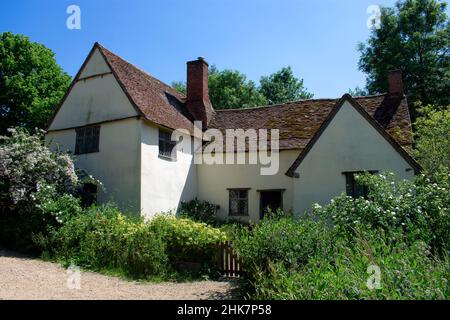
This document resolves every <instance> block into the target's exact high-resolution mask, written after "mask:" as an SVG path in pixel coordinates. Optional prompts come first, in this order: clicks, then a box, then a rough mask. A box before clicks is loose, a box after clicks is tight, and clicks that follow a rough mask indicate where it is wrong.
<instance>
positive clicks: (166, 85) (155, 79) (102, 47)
mask: <svg viewBox="0 0 450 320" xmlns="http://www.w3.org/2000/svg"><path fill="white" fill-rule="evenodd" d="M95 44H96V45H97V46H98V47H99V48H100V49H102V50H106V51H107V53H109V54H111V55H113V56H115V57H116V58H118V59H120V60H122V61H123V62H125V63H126V64H128V65H129V66H130V67H132V68H134V69H136V70H137V71H139V72H141V73H143V74H144V75H146V76H148V77H150V78H152V80H154V81H157V82H159V83H161V84H162V85H164V86H165V87H167V88H169V89H171V90H173V91H175V92H176V93H178V94H179V95H180V98H186V95H185V94H183V93H182V92H180V91H178V90H177V89H175V88H174V87H172V86H171V85H168V84H167V83H165V82H163V81H161V80H159V79H158V78H156V77H155V76H153V75H151V74H150V73H149V72H147V71H145V70H143V69H141V68H139V67H138V66H136V65H134V64H133V63H131V62H129V61H128V60H126V59H124V58H122V57H121V56H119V55H117V54H116V53H114V52H112V51H111V50H109V49H108V48H106V47H105V46H103V45H101V44H100V43H98V42H96V43H95Z"/></svg>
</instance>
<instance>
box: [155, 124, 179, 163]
mask: <svg viewBox="0 0 450 320" xmlns="http://www.w3.org/2000/svg"><path fill="white" fill-rule="evenodd" d="M176 144H177V142H176V141H172V134H171V133H170V132H167V131H163V130H161V129H159V155H160V156H161V157H163V158H167V159H172V160H175V159H176V156H177V154H176V152H174V154H173V155H172V150H173V148H174V147H175V145H176Z"/></svg>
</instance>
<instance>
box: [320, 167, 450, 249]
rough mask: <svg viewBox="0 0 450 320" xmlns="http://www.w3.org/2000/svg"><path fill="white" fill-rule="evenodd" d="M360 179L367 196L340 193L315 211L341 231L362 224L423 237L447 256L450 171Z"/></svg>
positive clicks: (449, 229) (413, 239) (346, 231)
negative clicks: (405, 178)
mask: <svg viewBox="0 0 450 320" xmlns="http://www.w3.org/2000/svg"><path fill="white" fill-rule="evenodd" d="M356 179H357V181H358V182H359V183H361V184H363V185H366V186H367V187H368V189H369V196H368V199H364V198H362V197H361V198H357V199H353V198H352V197H348V196H345V195H341V196H339V197H337V198H335V199H334V200H332V202H331V203H330V204H329V205H327V206H325V207H324V208H322V207H320V206H317V205H316V206H314V213H315V214H316V215H318V216H320V217H322V218H324V219H331V221H332V223H333V225H334V226H335V227H336V229H337V230H338V231H339V232H343V233H347V234H349V235H353V234H354V228H355V227H357V226H359V225H363V226H365V227H369V228H372V229H381V230H383V231H385V232H386V233H387V234H388V235H389V234H390V233H392V234H394V233H395V232H397V231H399V230H400V231H402V232H404V233H405V234H408V236H409V237H410V239H411V240H412V241H415V240H418V239H420V240H422V241H425V242H426V243H427V244H429V245H430V246H431V247H432V249H433V251H435V252H436V253H439V254H441V255H446V254H447V252H448V251H449V250H450V239H449V234H450V206H449V204H450V189H449V173H448V172H445V171H442V172H439V173H436V175H435V176H433V177H430V176H425V175H419V176H418V177H417V178H416V179H414V180H413V181H400V182H397V181H396V179H395V176H394V175H393V174H389V173H387V174H379V175H361V176H358V177H356Z"/></svg>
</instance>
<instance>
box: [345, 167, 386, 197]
mask: <svg viewBox="0 0 450 320" xmlns="http://www.w3.org/2000/svg"><path fill="white" fill-rule="evenodd" d="M378 172H379V171H378V170H363V171H346V172H342V174H343V175H344V176H345V193H346V195H347V196H349V197H352V198H353V199H358V198H360V197H363V198H364V199H367V198H368V196H369V190H368V188H367V186H359V188H360V189H362V190H360V191H359V192H356V191H357V187H358V183H356V181H355V175H358V174H364V173H369V174H377V173H378ZM349 182H350V183H349ZM350 189H351V190H350Z"/></svg>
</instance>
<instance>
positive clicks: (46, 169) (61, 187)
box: [0, 129, 78, 214]
mask: <svg viewBox="0 0 450 320" xmlns="http://www.w3.org/2000/svg"><path fill="white" fill-rule="evenodd" d="M9 133H10V136H2V137H0V141H1V144H0V205H1V208H2V212H3V213H4V212H6V211H7V212H10V213H11V212H12V213H16V214H28V213H30V212H31V211H32V209H33V208H34V207H33V204H34V201H33V199H32V197H31V195H32V194H33V193H34V192H36V191H37V190H38V187H39V183H41V182H43V181H44V182H45V183H47V184H51V185H54V186H55V190H56V192H58V193H59V194H62V193H70V192H73V191H74V188H75V186H76V183H77V180H78V179H77V176H76V174H75V169H74V165H73V161H72V159H71V158H70V156H69V155H68V154H65V153H59V152H51V151H50V149H49V148H47V146H45V144H44V138H43V131H38V132H37V133H36V134H35V135H29V134H28V133H27V132H26V131H24V130H23V129H9Z"/></svg>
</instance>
